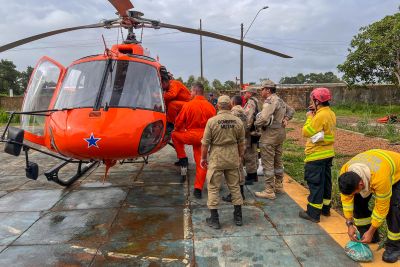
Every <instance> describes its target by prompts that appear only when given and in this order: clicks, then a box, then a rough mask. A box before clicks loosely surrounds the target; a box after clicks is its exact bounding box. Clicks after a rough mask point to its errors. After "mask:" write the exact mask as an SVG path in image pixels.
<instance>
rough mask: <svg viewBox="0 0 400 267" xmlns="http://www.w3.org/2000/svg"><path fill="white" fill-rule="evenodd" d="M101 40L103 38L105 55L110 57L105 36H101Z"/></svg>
mask: <svg viewBox="0 0 400 267" xmlns="http://www.w3.org/2000/svg"><path fill="white" fill-rule="evenodd" d="M101 38H103V44H104V53H105V54H106V55H107V56H109V55H110V49H108V47H107V44H106V39H104V35H103V34H102V35H101Z"/></svg>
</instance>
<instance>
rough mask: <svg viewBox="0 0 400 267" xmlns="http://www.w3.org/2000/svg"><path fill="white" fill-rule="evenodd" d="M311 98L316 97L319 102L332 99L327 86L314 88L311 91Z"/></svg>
mask: <svg viewBox="0 0 400 267" xmlns="http://www.w3.org/2000/svg"><path fill="white" fill-rule="evenodd" d="M311 98H312V99H316V100H318V101H319V102H326V101H329V100H331V99H332V95H331V92H330V91H329V89H328V88H323V87H322V88H315V89H314V90H312V92H311Z"/></svg>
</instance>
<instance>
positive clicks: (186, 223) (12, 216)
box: [0, 147, 356, 266]
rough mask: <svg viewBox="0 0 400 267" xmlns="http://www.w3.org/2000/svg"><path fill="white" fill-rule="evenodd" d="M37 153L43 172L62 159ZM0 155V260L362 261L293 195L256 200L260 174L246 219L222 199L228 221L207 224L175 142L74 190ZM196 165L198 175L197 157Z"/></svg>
mask: <svg viewBox="0 0 400 267" xmlns="http://www.w3.org/2000/svg"><path fill="white" fill-rule="evenodd" d="M0 148H1V151H2V147H0ZM31 160H32V161H36V162H37V163H39V165H40V167H41V168H40V171H41V173H42V172H43V171H44V170H46V168H47V169H48V168H50V167H51V166H53V164H55V163H56V162H57V161H56V160H53V159H49V158H48V157H47V156H44V155H41V154H38V153H34V154H32V158H31ZM0 161H1V165H0V166H1V167H0V252H1V253H0V266H356V264H355V263H354V262H353V261H351V260H350V259H348V258H347V257H346V256H345V255H344V253H343V249H342V248H341V247H340V245H339V244H338V243H336V242H335V241H334V240H333V239H332V238H331V237H330V236H329V235H328V234H327V232H325V230H323V229H322V228H321V227H320V226H319V225H317V224H313V223H309V222H307V221H304V220H301V219H300V218H298V211H299V209H300V207H299V206H298V205H297V204H296V202H294V201H293V200H292V198H290V197H289V196H288V195H287V194H283V195H279V196H278V198H277V199H276V200H275V201H268V200H259V199H256V198H255V197H254V196H253V193H252V192H254V190H256V189H260V188H262V183H261V182H259V183H258V184H256V185H254V186H249V187H247V188H246V192H245V193H246V201H245V202H246V204H245V206H244V207H243V216H244V225H243V226H242V227H238V226H235V225H234V224H233V214H232V213H233V207H232V206H231V205H227V204H226V203H222V202H221V208H220V221H221V225H222V229H221V230H214V229H210V228H209V227H208V226H207V225H206V224H205V218H206V217H207V216H208V215H209V213H208V210H207V206H206V197H207V192H206V190H204V192H203V199H201V200H197V199H193V198H192V197H191V193H192V189H193V185H191V184H180V183H179V180H180V177H179V175H178V172H179V170H178V169H177V167H175V166H173V164H172V162H173V161H175V155H174V151H173V150H172V149H171V148H170V147H166V148H165V149H163V150H162V151H161V152H159V153H157V154H155V155H152V156H151V157H150V163H149V164H147V165H144V166H142V164H127V165H117V166H115V167H114V168H112V169H111V172H110V176H109V178H108V179H107V181H106V182H105V183H102V182H101V179H102V176H103V174H104V167H102V166H100V167H98V168H96V169H95V170H93V171H92V172H91V173H89V174H87V175H86V176H85V177H84V178H82V179H81V180H79V181H78V182H77V183H76V184H74V185H73V186H72V187H70V188H67V189H66V188H63V187H61V186H58V185H56V184H54V183H51V182H47V180H46V179H45V177H44V176H43V175H41V176H40V177H39V179H38V181H30V180H28V179H27V178H25V170H24V167H25V166H24V164H25V162H24V161H25V159H24V158H23V157H22V156H21V157H13V156H9V155H7V154H5V153H3V152H0ZM189 171H190V181H191V182H193V177H194V170H193V164H191V170H189ZM72 172H73V169H72V168H69V169H68V170H67V171H66V173H65V174H66V175H68V174H71V173H72ZM222 194H226V188H224V189H223V191H222V192H221V195H222Z"/></svg>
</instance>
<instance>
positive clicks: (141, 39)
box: [140, 23, 144, 43]
mask: <svg viewBox="0 0 400 267" xmlns="http://www.w3.org/2000/svg"><path fill="white" fill-rule="evenodd" d="M143 29H144V23H142V32H141V33H140V42H141V43H142V42H143Z"/></svg>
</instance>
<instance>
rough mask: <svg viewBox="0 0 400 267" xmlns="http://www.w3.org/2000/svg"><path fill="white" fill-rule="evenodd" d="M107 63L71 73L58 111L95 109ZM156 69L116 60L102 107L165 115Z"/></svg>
mask: <svg viewBox="0 0 400 267" xmlns="http://www.w3.org/2000/svg"><path fill="white" fill-rule="evenodd" d="M106 64H107V62H106V61H90V62H85V63H80V64H76V65H73V66H71V67H70V68H69V69H68V72H67V74H66V77H65V79H64V82H63V85H62V87H61V92H60V95H59V97H58V99H57V102H56V105H55V108H56V109H65V108H67V109H69V108H83V107H94V106H96V100H97V96H98V93H99V90H100V87H101V81H102V77H103V75H104V69H105V68H106ZM161 92H162V90H161V86H160V80H159V77H158V73H157V69H156V68H154V67H153V66H150V65H147V64H144V63H138V62H133V61H121V60H114V61H112V62H111V64H110V69H109V71H107V80H106V83H105V88H104V93H103V94H102V99H101V102H100V103H101V107H129V108H138V109H149V110H154V111H160V112H163V111H164V102H163V99H162V93H161Z"/></svg>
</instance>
